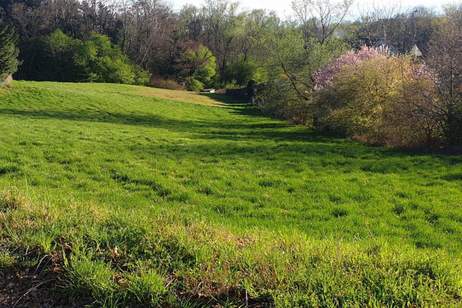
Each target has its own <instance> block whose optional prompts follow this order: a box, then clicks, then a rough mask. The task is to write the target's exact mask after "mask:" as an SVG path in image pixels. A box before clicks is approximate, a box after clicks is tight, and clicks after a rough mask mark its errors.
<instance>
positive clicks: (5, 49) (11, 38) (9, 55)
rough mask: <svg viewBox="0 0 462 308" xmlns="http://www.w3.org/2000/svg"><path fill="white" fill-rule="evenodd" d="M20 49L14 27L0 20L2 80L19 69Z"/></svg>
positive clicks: (0, 70) (0, 74)
mask: <svg viewBox="0 0 462 308" xmlns="http://www.w3.org/2000/svg"><path fill="white" fill-rule="evenodd" d="M18 54H19V50H18V48H17V47H16V35H15V32H14V29H13V27H11V26H9V25H7V24H5V23H1V22H0V81H3V80H4V79H5V78H6V77H8V75H10V74H13V73H15V72H16V70H17V69H18V64H19V62H18Z"/></svg>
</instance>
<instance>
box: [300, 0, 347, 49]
mask: <svg viewBox="0 0 462 308" xmlns="http://www.w3.org/2000/svg"><path fill="white" fill-rule="evenodd" d="M352 3H353V0H341V1H336V0H333V1H332V0H294V1H293V2H292V10H293V11H294V13H295V16H296V18H297V22H298V23H299V24H300V26H301V27H302V31H303V34H304V38H305V48H308V42H309V39H310V38H311V37H313V34H314V37H315V38H316V39H317V41H318V42H319V43H321V44H324V43H325V42H326V40H327V39H328V38H329V37H331V36H332V35H333V34H334V33H335V30H337V28H338V27H339V26H340V24H341V23H342V22H343V20H344V19H345V17H346V15H347V13H348V11H349V9H350V7H351V5H352ZM313 32H314V33H313Z"/></svg>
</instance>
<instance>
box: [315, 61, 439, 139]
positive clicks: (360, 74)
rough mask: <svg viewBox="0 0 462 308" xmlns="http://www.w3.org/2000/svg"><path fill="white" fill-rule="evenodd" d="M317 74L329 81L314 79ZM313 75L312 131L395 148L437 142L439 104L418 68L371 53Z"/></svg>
mask: <svg viewBox="0 0 462 308" xmlns="http://www.w3.org/2000/svg"><path fill="white" fill-rule="evenodd" d="M351 56H352V54H351V53H349V54H347V56H344V57H341V59H342V58H343V59H345V58H348V59H351ZM338 63H342V65H340V67H339V65H338ZM332 67H335V69H334V70H333V69H332ZM336 71H337V72H336ZM332 72H333V73H332ZM323 74H324V75H325V76H329V77H323V78H319V76H322V75H323ZM330 75H332V77H330ZM317 77H318V80H321V83H320V87H319V88H320V90H318V93H317V102H318V108H317V121H316V124H317V128H318V129H321V130H324V131H333V132H337V133H340V134H343V135H347V136H351V137H353V138H356V139H359V140H362V141H364V142H367V143H371V144H383V145H389V146H397V147H416V146H422V145H431V144H435V143H437V142H439V141H440V140H441V134H442V131H441V129H442V121H443V119H442V118H441V113H440V111H441V108H440V107H441V101H440V99H439V97H438V93H437V89H436V85H435V82H434V76H433V74H432V73H431V72H430V71H429V70H428V69H427V68H426V67H425V66H424V65H423V64H419V63H416V62H414V61H413V60H412V59H411V58H409V57H404V56H400V57H398V56H386V54H384V53H376V52H374V53H373V54H372V55H371V56H370V57H369V56H368V57H366V58H365V59H360V60H359V61H340V60H339V59H337V60H336V61H334V63H333V64H331V65H329V66H328V68H327V70H326V72H323V73H321V74H318V76H317Z"/></svg>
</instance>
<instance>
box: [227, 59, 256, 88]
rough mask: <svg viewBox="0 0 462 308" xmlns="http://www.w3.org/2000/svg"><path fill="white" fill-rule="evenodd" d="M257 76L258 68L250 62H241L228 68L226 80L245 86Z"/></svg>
mask: <svg viewBox="0 0 462 308" xmlns="http://www.w3.org/2000/svg"><path fill="white" fill-rule="evenodd" d="M256 74H257V66H256V65H255V64H253V63H250V62H244V61H239V62H235V63H233V64H231V65H229V66H228V67H227V68H226V71H225V76H224V79H225V80H226V81H227V82H235V83H236V84H238V85H239V86H245V85H247V83H248V82H249V81H250V80H253V79H254V77H255V75H256Z"/></svg>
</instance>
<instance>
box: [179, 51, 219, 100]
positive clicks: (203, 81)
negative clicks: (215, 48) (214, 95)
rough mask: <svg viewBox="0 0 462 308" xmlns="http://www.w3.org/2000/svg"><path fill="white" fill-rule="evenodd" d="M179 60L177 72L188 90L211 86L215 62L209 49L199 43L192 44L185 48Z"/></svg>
mask: <svg viewBox="0 0 462 308" xmlns="http://www.w3.org/2000/svg"><path fill="white" fill-rule="evenodd" d="M180 62H181V64H180V65H179V70H180V73H179V74H180V76H181V78H182V79H183V80H185V82H186V87H187V89H188V90H191V91H200V90H202V89H204V87H210V86H213V83H214V78H215V75H216V73H217V71H216V68H217V62H216V58H215V56H214V55H213V53H212V52H211V51H210V49H208V48H207V47H205V46H203V45H201V44H199V45H197V46H192V47H190V48H188V49H186V51H185V52H184V53H183V55H182V59H181V61H180Z"/></svg>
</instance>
